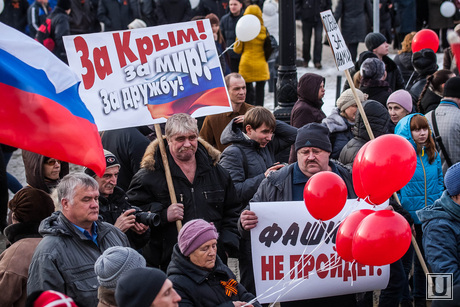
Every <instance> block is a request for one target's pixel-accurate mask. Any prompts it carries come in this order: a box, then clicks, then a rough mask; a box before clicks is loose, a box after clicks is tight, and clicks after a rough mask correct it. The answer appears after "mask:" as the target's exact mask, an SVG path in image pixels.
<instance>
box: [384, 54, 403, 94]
mask: <svg viewBox="0 0 460 307" xmlns="http://www.w3.org/2000/svg"><path fill="white" fill-rule="evenodd" d="M382 61H383V63H385V71H386V72H387V77H386V79H385V81H387V82H388V84H389V85H390V88H391V90H392V91H393V92H394V91H397V90H402V89H404V88H405V84H404V79H403V76H402V74H401V71H400V70H399V68H398V66H397V65H396V63H395V62H394V61H393V60H392V59H391V58H390V57H389V56H387V55H386V56H384V57H383V58H382Z"/></svg>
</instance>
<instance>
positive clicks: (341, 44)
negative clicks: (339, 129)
mask: <svg viewBox="0 0 460 307" xmlns="http://www.w3.org/2000/svg"><path fill="white" fill-rule="evenodd" d="M320 15H321V21H322V23H323V27H324V30H325V31H326V33H327V39H328V41H329V45H330V46H331V50H332V53H333V55H334V59H335V64H336V66H337V69H338V70H340V71H344V72H345V76H346V77H347V80H348V84H349V85H350V89H351V91H352V93H353V97H354V98H355V101H356V105H357V106H358V109H359V114H360V115H361V117H362V119H363V122H364V125H365V126H366V131H367V134H368V135H369V138H370V139H371V140H373V139H375V137H374V133H373V132H372V128H371V126H370V125H369V121H368V120H367V116H366V112H364V108H363V105H362V103H361V101H360V100H359V98H358V95H357V93H356V88H355V84H354V83H353V80H352V78H351V75H350V72H349V71H348V69H349V68H351V67H353V66H354V64H353V59H352V58H351V54H350V51H349V50H348V48H347V46H346V44H345V40H344V39H343V36H342V33H341V32H340V29H339V26H338V25H337V22H336V20H335V18H334V15H333V14H332V11H331V10H327V11H324V12H321V13H320ZM393 197H394V198H395V200H396V201H397V203H398V204H399V205H400V206H401V202H400V201H399V198H398V195H397V194H396V192H395V193H394V194H393ZM412 245H413V246H414V249H415V251H416V254H417V257H418V259H419V260H420V264H421V265H422V268H423V270H424V271H425V274H427V273H429V271H428V268H427V266H426V264H425V260H424V259H423V256H422V253H421V252H420V248H419V247H418V244H417V242H416V240H415V237H414V235H412Z"/></svg>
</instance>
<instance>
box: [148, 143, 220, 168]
mask: <svg viewBox="0 0 460 307" xmlns="http://www.w3.org/2000/svg"><path fill="white" fill-rule="evenodd" d="M163 141H164V143H165V147H166V149H168V142H167V141H166V137H165V136H163ZM158 149H159V139H156V140H154V141H152V142H151V143H150V145H149V146H148V147H147V149H146V150H145V153H144V156H143V157H142V161H141V168H146V169H148V170H150V171H154V170H155V165H156V162H157V161H156V159H158V158H156V157H157V155H158V154H160V153H159V152H157V150H158ZM200 151H203V152H206V153H207V154H208V155H209V157H210V158H211V161H212V164H213V165H216V164H217V163H218V162H219V160H220V151H218V150H217V149H215V148H214V147H212V145H211V144H209V143H208V142H206V141H205V140H203V139H202V138H198V149H197V154H198V152H200ZM166 152H167V154H168V155H170V153H169V150H166Z"/></svg>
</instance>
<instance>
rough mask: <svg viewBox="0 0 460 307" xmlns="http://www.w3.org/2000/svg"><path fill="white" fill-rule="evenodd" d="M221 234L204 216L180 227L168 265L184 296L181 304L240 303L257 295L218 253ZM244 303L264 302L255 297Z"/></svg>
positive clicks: (211, 305) (181, 294)
mask: <svg viewBox="0 0 460 307" xmlns="http://www.w3.org/2000/svg"><path fill="white" fill-rule="evenodd" d="M218 236H219V235H218V233H217V230H216V227H214V225H213V224H210V223H208V222H206V221H205V220H202V219H196V220H191V221H189V222H187V223H186V224H185V225H184V226H183V227H182V229H181V230H180V232H179V236H178V243H177V244H176V245H175V246H174V251H173V254H172V258H171V262H170V264H169V267H168V277H169V279H170V280H171V281H172V282H173V285H174V289H176V291H177V293H178V294H179V295H180V296H181V297H182V301H181V302H180V303H179V305H182V304H184V305H186V306H203V307H206V306H209V307H215V306H232V307H233V306H235V307H240V306H243V305H245V304H247V302H251V301H252V300H253V299H254V295H252V294H251V293H249V292H248V291H247V290H246V288H245V287H244V286H243V285H241V284H239V283H238V282H237V281H236V276H235V274H233V272H232V271H231V270H230V269H229V268H228V267H227V266H226V265H225V264H224V263H223V262H222V261H221V260H220V258H219V256H217V237H218ZM245 306H256V307H260V306H261V305H260V304H259V303H258V302H257V301H254V302H252V303H251V304H248V305H245Z"/></svg>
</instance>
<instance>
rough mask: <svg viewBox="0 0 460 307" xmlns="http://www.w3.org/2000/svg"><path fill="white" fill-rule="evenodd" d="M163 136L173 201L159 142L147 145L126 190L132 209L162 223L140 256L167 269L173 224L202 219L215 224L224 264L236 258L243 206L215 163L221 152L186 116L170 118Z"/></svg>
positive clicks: (173, 238)
mask: <svg viewBox="0 0 460 307" xmlns="http://www.w3.org/2000/svg"><path fill="white" fill-rule="evenodd" d="M165 134H166V139H165V140H163V142H164V143H165V147H166V155H167V157H168V163H169V168H170V172H171V177H172V181H173V184H174V189H175V194H176V197H177V203H171V198H170V196H169V195H170V194H169V191H168V185H167V182H166V171H165V167H164V166H163V160H162V155H161V152H160V150H159V140H158V139H157V140H155V141H153V142H152V143H151V144H150V145H149V146H148V147H147V150H146V151H145V154H144V158H143V159H142V162H141V169H140V170H139V171H138V172H137V173H136V175H134V177H133V180H132V181H131V185H130V189H129V191H128V198H129V202H130V203H131V205H134V206H138V207H140V208H142V209H143V210H144V211H151V212H154V213H157V214H159V215H160V217H161V222H160V225H159V226H157V227H152V228H151V236H150V241H149V243H148V244H147V246H146V248H145V249H144V254H143V255H144V256H145V258H146V260H147V263H148V264H149V265H150V266H155V267H159V268H161V269H163V270H164V271H166V269H167V267H168V264H169V262H170V259H171V254H172V250H173V246H174V244H176V243H177V234H178V232H177V228H176V221H178V220H179V221H182V222H183V223H186V222H188V221H190V220H193V219H197V218H201V219H204V220H206V221H208V222H213V223H214V225H215V226H216V228H217V231H218V232H219V239H218V241H217V244H218V249H217V250H218V251H219V252H218V254H219V257H220V258H221V259H222V260H223V261H224V262H226V260H227V255H228V256H230V257H232V256H236V255H237V252H238V245H239V234H238V229H237V220H238V214H239V212H240V210H241V207H240V203H239V201H238V199H237V196H236V195H237V194H236V191H235V187H234V186H233V182H232V179H231V178H230V175H229V173H228V172H227V171H226V170H225V169H224V168H223V167H222V166H220V165H219V164H217V162H218V160H219V154H220V152H219V151H218V150H217V149H214V148H213V147H212V146H211V145H210V144H208V143H206V142H205V141H203V140H201V139H198V127H197V124H196V120H195V119H193V118H192V117H191V116H190V115H188V114H184V113H179V114H174V115H173V116H171V117H170V118H169V119H168V121H167V122H166V127H165ZM168 171H169V170H168Z"/></svg>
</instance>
